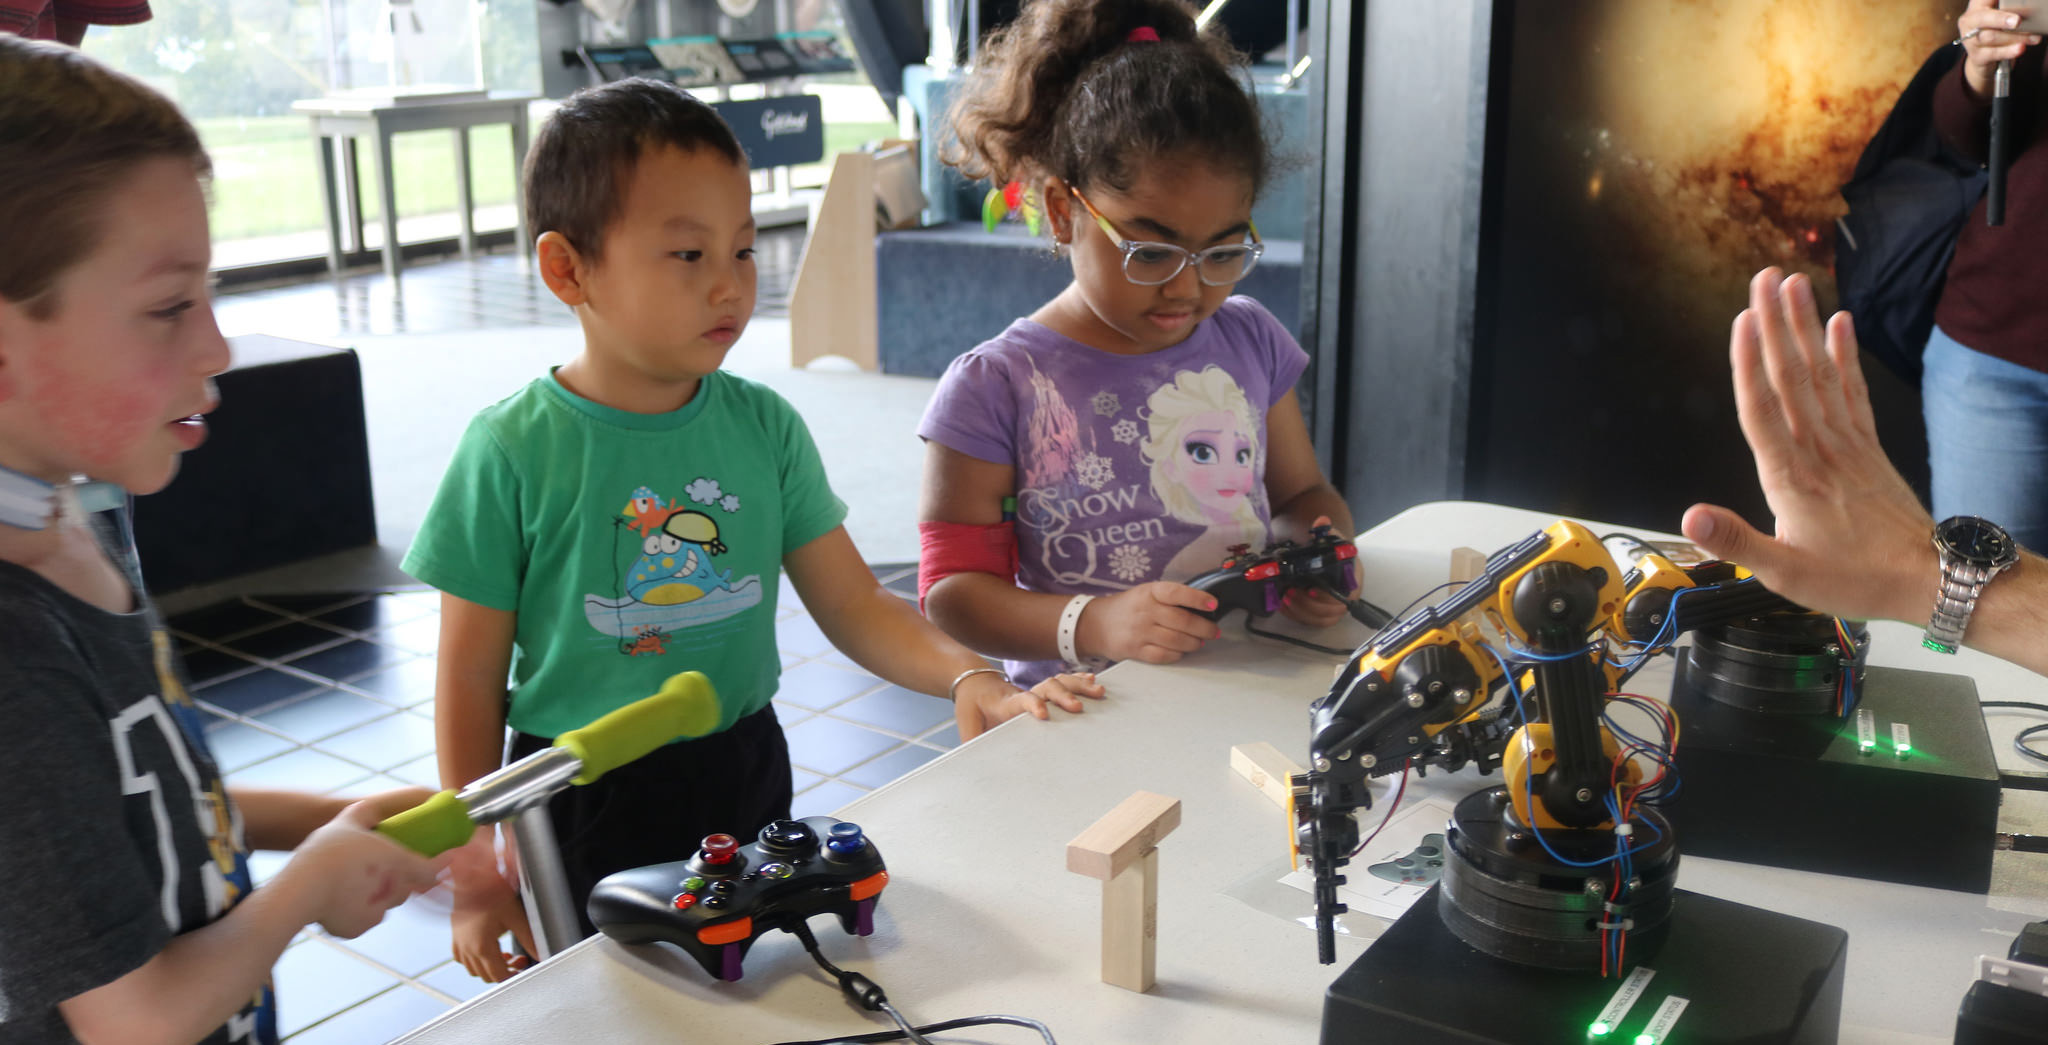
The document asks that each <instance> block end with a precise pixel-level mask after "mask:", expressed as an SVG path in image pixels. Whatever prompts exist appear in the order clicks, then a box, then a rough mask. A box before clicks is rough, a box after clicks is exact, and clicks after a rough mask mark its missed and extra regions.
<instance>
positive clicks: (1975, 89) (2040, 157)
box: [1920, 0, 2048, 548]
mask: <svg viewBox="0 0 2048 1045" xmlns="http://www.w3.org/2000/svg"><path fill="white" fill-rule="evenodd" d="M2018 20H2019V15H2018V13H2016V12H2012V11H2001V10H1999V9H1998V8H1997V7H1996V6H1995V0H1970V6H1969V8H1968V9H1967V10H1965V11H1964V12H1963V14H1962V17H1960V18H1958V19H1957V20H1956V25H1957V27H1958V29H1959V30H1960V32H1961V36H1962V45H1963V47H1965V48H1967V49H1968V54H1967V55H1966V56H1965V57H1964V59H1963V61H1961V62H1959V63H1957V67H1956V70H1955V71H1954V72H1952V73H1950V74H1949V75H1948V77H1947V78H1946V79H1944V80H1943V81H1941V83H1940V84H1939V86H1937V87H1936V89H1935V92H1934V126H1935V130H1936V132H1937V133H1939V134H1940V135H1941V136H1942V137H1943V138H1944V139H1945V140H1946V141H1947V142H1948V143H1949V144H1950V145H1952V146H1953V147H1955V148H1956V149H1957V150H1959V151H1960V152H1961V153H1962V154H1963V155H1964V156H1967V157H1969V158H1971V159H1973V160H1975V161H1977V162H1978V163H1983V162H1986V160H1987V159H1988V158H1989V155H1990V133H1991V132H1990V127H1991V93H1992V76H1993V72H1994V70H1996V68H1997V66H1998V63H1999V62H2001V61H2008V60H2009V61H2011V62H2012V85H2011V102H2010V103H2009V104H2010V110H2009V113H2008V123H2009V128H2010V132H2011V135H2012V144H2011V145H2010V146H2009V147H2008V149H2007V155H2008V156H2009V157H2010V162H2009V164H2008V167H2007V172H2008V173H2007V175H2006V206H2005V223H2004V224H2003V225H1999V226H1996V227H1993V226H1989V225H1986V224H1985V218H1984V208H1985V204H1984V203H1982V202H1980V203H1978V204H1977V208H1976V210H1975V211H1973V212H1972V213H1971V215H1970V217H1969V219H1968V220H1967V221H1965V222H1964V223H1963V229H1962V234H1961V236H1960V237H1959V238H1958V239H1957V241H1956V252H1955V256H1954V258H1952V259H1951V260H1950V261H1949V266H1948V281H1947V283H1946V284H1945V285H1944V286H1943V288H1942V292H1941V300H1940V303H1939V304H1938V305H1936V307H1935V312H1934V321H1935V326H1934V332H1933V333H1932V334H1931V335H1929V336H1928V339H1927V350H1926V352H1925V353H1924V354H1923V356H1922V357H1921V358H1922V363H1923V366H1924V367H1925V369H1924V372H1923V374H1922V376H1921V379H1920V394H1921V407H1922V411H1923V413H1924V416H1925V417H1926V420H1927V453H1928V464H1929V466H1930V467H1931V469H1932V472H1933V488H1932V490H1931V493H1932V495H1933V500H1934V514H1935V515H1936V516H1937V517H1941V518H1947V517H1948V516H1951V515H1978V516H1983V517H1985V518H1988V519H1993V520H1996V521H1997V522H1999V523H2000V524H2001V525H2003V526H2004V527H2005V528H2006V530H2007V531H2008V532H2009V533H2011V534H2012V536H2013V537H2014V538H2015V539H2016V540H2018V541H2019V542H2020V543H2021V544H2023V545H2026V546H2028V547H2031V548H2048V293H2044V292H2043V291H2042V283H2043V280H2044V278H2048V261H2044V255H2043V254H2042V250H2041V244H2043V243H2048V145H2044V144H2043V137H2044V134H2048V104H2043V103H2044V101H2048V96H2044V92H2048V77H2044V76H2043V60H2044V58H2043V56H2044V52H2043V49H2042V48H2040V47H2038V46H2036V45H2038V44H2039V43H2040V42H2041V38H2040V37H2039V36H2036V35H2034V34H2032V33H2024V32H2017V31H2014V30H2013V27H2014V26H2016V25H2017V24H2018Z"/></svg>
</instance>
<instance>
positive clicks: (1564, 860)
mask: <svg viewBox="0 0 2048 1045" xmlns="http://www.w3.org/2000/svg"><path fill="white" fill-rule="evenodd" d="M1479 648H1480V649H1483V650H1485V651H1486V652H1487V653H1489V654H1491V655H1492V656H1493V659H1494V660H1495V661H1497V662H1499V664H1500V669H1501V671H1502V672H1505V673H1506V674H1507V677H1508V692H1510V693H1512V694H1514V695H1515V711H1516V713H1517V714H1519V715H1520V716H1521V718H1522V722H1523V724H1524V725H1527V724H1528V722H1529V712H1528V709H1527V708H1526V707H1525V706H1524V705H1523V704H1522V687H1521V686H1519V685H1516V684H1515V673H1514V672H1513V671H1512V670H1511V669H1509V667H1508V662H1507V660H1506V659H1505V658H1503V657H1502V656H1501V655H1500V651H1499V650H1496V649H1494V648H1493V645H1492V644H1491V643H1485V642H1482V643H1480V644H1479ZM1509 648H1510V649H1512V648H1513V644H1510V645H1509ZM1580 652H1582V653H1583V652H1584V651H1583V650H1582V651H1580ZM1522 800H1523V802H1524V804H1526V805H1527V806H1528V808H1529V813H1530V816H1529V833H1530V834H1532V835H1535V836H1536V841H1537V844H1539V845H1541V846H1543V851H1544V852H1546V853H1549V854H1550V858H1551V859H1552V860H1555V861H1557V862H1558V863H1560V864H1563V865H1565V866H1566V867H1604V866H1606V865H1608V864H1611V863H1613V862H1615V861H1616V860H1617V859H1620V858H1622V857H1624V856H1628V855H1631V854H1634V853H1638V852H1641V851H1642V850H1644V849H1647V848H1649V847H1650V846H1653V845H1656V844H1657V843H1658V842H1662V841H1663V840H1664V832H1662V831H1658V830H1657V825H1656V824H1654V823H1652V822H1651V821H1650V820H1648V819H1647V818H1646V819H1645V820H1644V821H1643V822H1644V823H1646V824H1650V829H1651V830H1653V831H1657V838H1656V841H1653V842H1647V843H1645V844H1643V845H1640V846H1637V847H1635V848H1633V849H1627V848H1625V847H1624V848H1623V851H1622V852H1619V853H1616V854H1615V855H1614V856H1609V857H1605V858H1603V859H1599V860H1573V859H1570V858H1568V857H1566V856H1564V854H1562V853H1559V852H1558V851H1557V850H1555V849H1552V848H1551V847H1550V841H1549V840H1548V839H1546V838H1544V837H1543V829H1542V828H1540V827H1537V826H1536V817H1535V812H1536V786H1535V783H1534V781H1533V777H1532V775H1531V774H1524V775H1523V776H1522ZM1605 800H1606V801H1608V802H1609V803H1610V805H1609V807H1608V808H1609V809H1610V810H1613V809H1615V808H1616V807H1614V806H1613V805H1612V804H1611V802H1612V800H1613V795H1612V793H1611V792H1610V793H1609V794H1608V795H1607V796H1606V799H1605ZM1615 845H1616V846H1618V847H1620V846H1622V845H1623V843H1622V842H1621V841H1620V838H1619V836H1617V838H1616V841H1615Z"/></svg>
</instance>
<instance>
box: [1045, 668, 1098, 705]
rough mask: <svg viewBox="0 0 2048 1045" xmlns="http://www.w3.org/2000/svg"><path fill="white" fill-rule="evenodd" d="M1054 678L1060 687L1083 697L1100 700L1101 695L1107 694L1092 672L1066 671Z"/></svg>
mask: <svg viewBox="0 0 2048 1045" xmlns="http://www.w3.org/2000/svg"><path fill="white" fill-rule="evenodd" d="M1056 677H1057V678H1058V679H1059V681H1060V685H1062V686H1065V687H1066V688H1068V689H1070V690H1073V691H1074V692H1076V693H1079V694H1080V695H1082V696H1084V697H1094V698H1095V699H1097V700H1101V699H1102V695H1103V694H1104V693H1107V692H1109V691H1108V690H1106V689H1104V688H1103V686H1102V682H1101V680H1099V679H1097V678H1096V677H1095V673H1094V672H1092V671H1068V672H1063V673H1061V674H1060V675H1058V676H1056Z"/></svg>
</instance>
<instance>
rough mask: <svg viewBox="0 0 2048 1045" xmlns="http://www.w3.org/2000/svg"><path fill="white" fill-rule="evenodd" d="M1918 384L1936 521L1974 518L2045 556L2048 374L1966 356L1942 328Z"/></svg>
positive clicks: (1930, 345)
mask: <svg viewBox="0 0 2048 1045" xmlns="http://www.w3.org/2000/svg"><path fill="white" fill-rule="evenodd" d="M1923 362H1924V364H1925V366H1926V372H1925V373H1924V374H1923V375H1922V376H1921V378H1920V396H1921V409H1922V410H1923V411H1924V413H1925V416H1926V419H1927V462H1928V465H1929V466H1930V468H1931V469H1932V471H1933V473H1934V476H1933V478H1934V484H1933V494H1934V517H1935V519H1937V520H1940V519H1946V518H1948V517H1949V516H1951V515H1980V516H1983V517H1984V518H1986V519H1989V520H1991V521H1992V522H1995V523H1997V524H1999V525H2000V526H2003V527H2005V529H2006V531H2007V532H2009V533H2011V534H2012V536H2013V539H2014V540H2016V541H2018V542H2019V543H2020V544H2021V545H2022V546H2024V547H2027V548H2031V549H2034V550H2036V551H2039V550H2043V549H2048V374H2044V373H2042V372H2040V371H2038V370H2034V369H2031V368H2029V367H2023V366H2021V365H2019V364H2018V363H2011V362H2007V361H2006V360H2003V359H1999V358H1998V357H1996V356H1988V355H1985V354H1984V353H1982V352H1978V351H1976V350H1974V349H1971V348H1967V347H1965V346H1963V345H1962V344H1961V343H1959V342H1958V341H1956V339H1954V338H1952V337H1949V336H1948V334H1947V333H1945V332H1944V331H1943V330H1942V329H1941V328H1940V327H1935V328H1934V333H1933V334H1932V335H1931V336H1930V337H1928V339H1927V354H1926V355H1925V357H1924V358H1923Z"/></svg>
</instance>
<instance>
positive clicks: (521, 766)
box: [455, 747, 583, 824]
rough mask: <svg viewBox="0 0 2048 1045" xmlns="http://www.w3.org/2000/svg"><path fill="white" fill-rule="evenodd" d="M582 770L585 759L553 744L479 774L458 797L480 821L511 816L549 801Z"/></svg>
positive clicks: (457, 794)
mask: <svg viewBox="0 0 2048 1045" xmlns="http://www.w3.org/2000/svg"><path fill="white" fill-rule="evenodd" d="M582 771H583V760H582V759H580V758H577V757H576V753H575V752H573V751H570V750H569V749H568V748H562V747H551V748H548V749H546V750H545V751H536V752H534V753H533V754H531V755H528V756H527V757H525V758H522V759H520V760H519V761H517V762H514V763H512V764H511V765H509V766H506V767H505V768H503V769H500V770H498V771H497V772H495V773H491V774H489V775H488V776H481V777H478V778H477V779H476V780H474V781H472V782H471V783H470V785H469V786H468V787H465V788H463V789H462V790H461V791H458V792H456V795H455V797H456V798H458V799H461V800H462V804H463V805H464V806H465V807H467V808H468V810H469V819H470V820H471V821H472V822H474V823H477V824H494V823H497V822H498V821H500V820H510V819H512V818H513V817H515V816H517V815H519V814H520V813H522V812H524V811H526V810H528V809H530V808H533V807H534V806H538V805H540V804H542V803H544V802H546V801H547V799H548V796H549V795H552V794H554V793H555V792H557V791H560V790H561V789H563V788H565V787H568V786H569V781H570V779H571V778H573V777H574V776H575V775H576V774H578V773H581V772H582Z"/></svg>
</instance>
